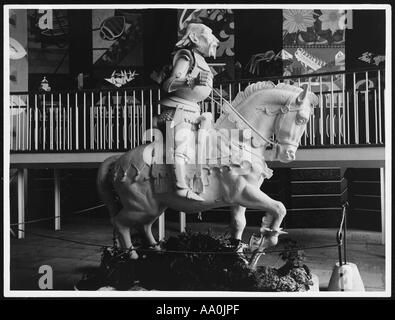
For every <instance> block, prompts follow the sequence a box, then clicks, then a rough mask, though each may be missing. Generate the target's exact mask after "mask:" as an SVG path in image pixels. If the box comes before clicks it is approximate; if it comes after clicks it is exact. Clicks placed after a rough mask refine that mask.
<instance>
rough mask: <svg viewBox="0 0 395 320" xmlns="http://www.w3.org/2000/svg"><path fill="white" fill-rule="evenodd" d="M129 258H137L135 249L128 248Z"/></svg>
mask: <svg viewBox="0 0 395 320" xmlns="http://www.w3.org/2000/svg"><path fill="white" fill-rule="evenodd" d="M129 258H130V259H131V260H137V259H138V258H139V255H138V253H137V252H136V250H134V249H133V250H130V251H129Z"/></svg>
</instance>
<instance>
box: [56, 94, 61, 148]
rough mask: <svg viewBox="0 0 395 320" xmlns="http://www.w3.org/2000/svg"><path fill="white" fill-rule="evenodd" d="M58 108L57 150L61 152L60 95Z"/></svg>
mask: <svg viewBox="0 0 395 320" xmlns="http://www.w3.org/2000/svg"><path fill="white" fill-rule="evenodd" d="M58 99H59V100H58V107H57V113H56V115H57V117H56V150H60V132H61V131H60V124H61V121H62V120H61V119H62V118H61V116H60V93H59V96H58Z"/></svg>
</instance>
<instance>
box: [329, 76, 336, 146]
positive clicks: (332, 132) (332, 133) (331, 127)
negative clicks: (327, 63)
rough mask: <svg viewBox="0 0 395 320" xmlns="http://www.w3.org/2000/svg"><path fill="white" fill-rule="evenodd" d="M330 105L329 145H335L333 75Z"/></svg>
mask: <svg viewBox="0 0 395 320" xmlns="http://www.w3.org/2000/svg"><path fill="white" fill-rule="evenodd" d="M330 97H331V103H330V107H329V108H330V109H329V137H330V138H329V140H330V144H335V119H334V118H335V115H334V110H333V109H334V102H335V101H334V100H335V99H334V95H333V75H331V96H330Z"/></svg>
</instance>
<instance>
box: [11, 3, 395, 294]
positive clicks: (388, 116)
mask: <svg viewBox="0 0 395 320" xmlns="http://www.w3.org/2000/svg"><path fill="white" fill-rule="evenodd" d="M114 7H116V8H119V9H159V8H166V9H180V8H181V9H206V8H213V9H214V8H215V9H284V8H289V9H311V8H320V9H339V10H347V9H348V10H385V17H386V30H385V32H386V49H385V57H386V59H385V88H386V89H385V93H384V104H385V110H384V115H385V139H386V142H385V176H386V179H385V195H386V199H385V221H386V226H385V290H384V291H366V292H358V293H356V292H329V291H319V292H297V293H292V292H278V293H268V292H234V291H232V292H230V291H192V292H191V291H59V290H10V232H9V225H10V216H9V201H7V199H9V163H10V155H9V150H10V136H9V132H10V131H9V122H8V119H9V108H7V107H4V110H3V117H4V118H3V119H4V120H3V122H4V131H3V142H4V159H3V166H4V168H3V169H4V194H3V195H4V207H3V212H4V213H6V214H4V221H3V222H4V227H3V228H4V230H3V232H4V247H3V252H4V261H3V263H4V287H3V289H4V296H5V297H42V298H44V297H102V298H103V297H108V298H112V297H147V298H148V297H149V298H153V297H166V298H168V297H182V298H185V297H191V298H194V297H223V298H226V297H245V298H248V297H251V298H264V297H279V298H280V297H298V298H301V297H314V298H317V297H336V298H339V297H344V298H345V297H390V296H391V275H392V274H391V272H392V270H391V261H392V257H391V247H392V246H391V237H392V235H391V231H392V230H391V224H392V220H391V219H392V217H391V201H392V199H391V198H390V197H391V195H392V193H391V180H392V167H391V155H392V153H391V152H392V141H391V138H392V137H391V134H392V130H391V129H392V126H391V120H392V112H391V109H392V108H391V106H392V104H391V98H392V95H391V94H392V91H391V89H392V74H391V65H392V53H391V48H392V47H391V44H392V37H391V34H392V28H391V22H392V21H391V13H392V12H391V6H390V5H383V4H380V5H355V4H352V5H344V4H341V5H336V4H331V5H322V4H308V5H295V4H292V5H289V4H282V5H281V4H276V5H261V4H253V5H251V4H229V5H228V4H213V5H211V4H190V5H180V4H166V5H154V4H136V5H134V4H133V5H124V4H122V5H114V4H111V5H90V4H89V5H84V4H81V5H4V6H3V8H4V17H3V19H4V42H3V43H4V44H5V45H4V57H3V59H4V79H5V81H4V87H3V92H4V101H3V102H4V104H3V105H4V106H7V105H8V102H9V96H10V91H9V88H10V87H9V74H10V70H9V69H10V63H9V59H8V56H9V47H8V45H7V44H8V43H9V23H8V21H9V10H10V9H114ZM6 119H7V121H6Z"/></svg>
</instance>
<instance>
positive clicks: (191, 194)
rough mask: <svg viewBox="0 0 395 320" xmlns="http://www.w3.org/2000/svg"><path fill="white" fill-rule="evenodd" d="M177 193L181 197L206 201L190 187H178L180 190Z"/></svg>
mask: <svg viewBox="0 0 395 320" xmlns="http://www.w3.org/2000/svg"><path fill="white" fill-rule="evenodd" d="M176 194H177V195H179V196H181V197H184V198H187V199H191V200H196V201H205V200H204V199H203V198H202V197H200V196H199V195H197V194H196V193H195V192H193V191H192V190H190V189H178V190H176Z"/></svg>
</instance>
